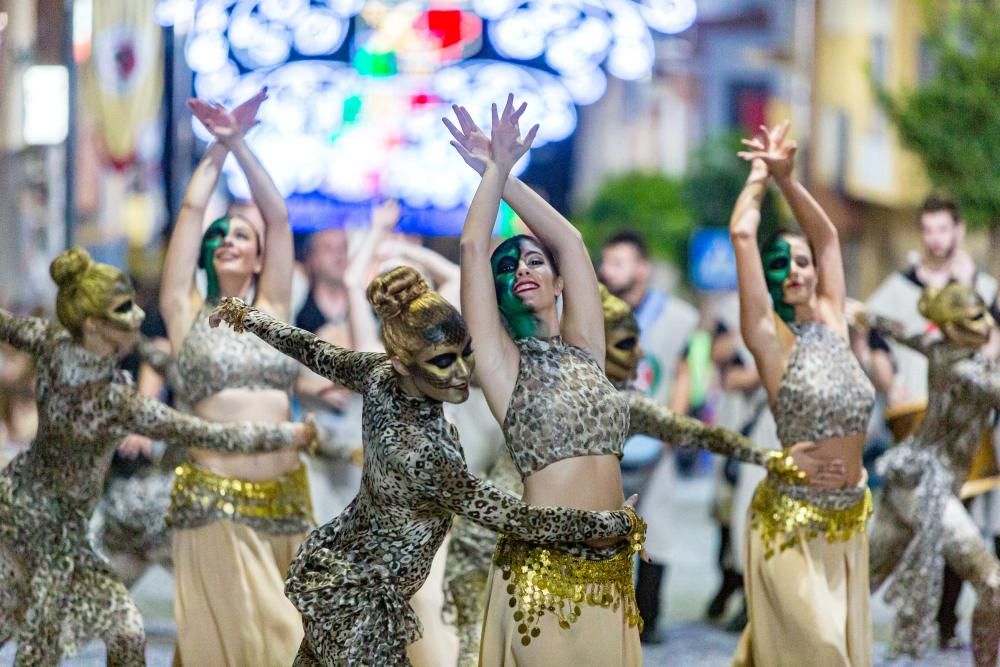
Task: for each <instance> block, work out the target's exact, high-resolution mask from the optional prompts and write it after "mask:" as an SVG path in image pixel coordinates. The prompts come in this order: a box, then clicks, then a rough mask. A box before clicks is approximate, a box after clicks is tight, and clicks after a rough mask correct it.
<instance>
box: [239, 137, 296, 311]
mask: <svg viewBox="0 0 1000 667" xmlns="http://www.w3.org/2000/svg"><path fill="white" fill-rule="evenodd" d="M229 148H230V150H231V151H232V152H233V156H234V157H235V158H236V161H237V162H238V163H239V165H240V168H241V169H242V170H243V173H244V174H245V175H246V177H247V182H248V183H249V185H250V195H251V196H252V197H253V201H254V203H255V204H256V205H257V208H258V209H259V210H260V214H261V217H263V218H264V231H265V236H264V238H265V240H266V245H265V250H264V263H263V266H262V267H261V271H260V276H258V278H257V295H256V297H255V299H254V303H255V304H256V305H257V307H259V308H260V309H261V310H263V311H264V312H267V313H270V314H272V315H274V316H275V317H280V318H283V319H284V318H287V317H288V316H289V312H290V309H291V301H292V273H293V272H294V270H295V248H294V243H293V240H292V228H291V227H290V226H289V225H288V207H287V206H285V199H284V197H282V196H281V193H280V192H279V191H278V187H277V186H276V185H275V184H274V181H273V180H271V175H270V174H268V173H267V170H266V169H264V165H262V164H261V163H260V160H259V159H257V156H256V155H255V154H254V152H253V151H252V150H250V147H249V146H248V145H247V143H246V141H244V140H243V138H242V137H240V138H239V139H237V140H235V141H233V142H232V143H230V145H229Z"/></svg>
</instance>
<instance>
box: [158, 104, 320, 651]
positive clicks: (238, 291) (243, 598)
mask: <svg viewBox="0 0 1000 667" xmlns="http://www.w3.org/2000/svg"><path fill="white" fill-rule="evenodd" d="M265 98H266V92H265V91H261V93H260V94H258V95H257V96H256V97H254V98H253V99H251V100H250V101H249V102H247V103H245V104H244V105H243V106H241V107H240V108H238V109H236V110H234V111H233V112H232V113H227V112H226V111H225V110H224V109H222V108H220V107H217V106H210V105H208V104H206V103H204V102H201V101H199V100H192V101H191V102H190V106H191V109H192V111H193V112H194V114H195V115H196V116H197V117H198V118H199V119H200V120H201V121H202V122H203V123H204V124H205V126H206V127H207V128H208V129H209V131H211V132H212V134H213V136H215V138H216V140H217V142H216V143H215V144H213V145H212V146H210V147H209V148H208V151H207V152H206V154H205V157H204V159H202V161H201V164H200V165H198V168H197V169H196V170H195V173H194V175H193V176H192V178H191V182H190V183H189V184H188V188H187V192H185V194H184V201H183V203H182V207H181V212H180V214H179V215H178V218H177V224H176V225H175V226H174V231H173V235H172V236H171V238H170V245H169V246H168V248H167V256H166V260H165V263H164V268H163V279H162V287H161V292H160V309H161V312H162V313H163V318H164V320H165V322H166V325H167V333H168V335H169V337H170V343H171V347H172V348H173V350H174V355H175V358H174V363H173V366H172V368H171V370H172V373H171V374H170V377H169V380H170V383H171V386H172V387H173V389H174V395H175V397H176V400H177V401H178V404H179V405H182V406H184V407H185V409H186V410H189V411H191V412H192V413H194V414H196V415H198V416H199V417H202V418H204V419H208V420H213V421H221V420H223V419H228V420H231V419H235V420H249V419H257V420H263V421H274V422H278V421H283V420H285V419H287V418H288V415H289V412H290V398H289V394H290V392H291V389H292V386H293V384H294V382H295V379H296V376H297V375H298V366H297V365H296V364H295V362H294V361H292V360H291V359H288V358H287V357H285V356H284V355H282V354H279V353H277V352H276V351H274V350H273V349H271V348H270V347H268V346H267V345H264V344H263V343H261V342H260V341H256V340H254V339H253V338H248V337H240V336H236V335H235V334H233V332H231V331H227V330H212V329H211V328H210V327H209V326H208V316H209V313H210V311H211V309H212V306H213V304H214V303H215V302H216V301H217V300H218V299H219V298H220V297H222V296H242V297H248V295H249V294H250V292H251V290H253V294H254V297H253V302H254V303H255V304H256V305H257V306H258V307H259V308H261V309H262V310H264V311H265V312H268V313H271V314H273V315H275V316H277V317H281V318H287V317H288V315H289V312H288V311H289V300H290V293H291V284H292V269H293V260H292V233H291V230H290V229H289V227H288V212H287V210H286V208H285V203H284V201H283V200H282V198H281V195H280V194H279V192H278V190H277V188H275V186H274V183H273V182H272V181H271V179H270V177H269V176H268V175H267V172H266V171H264V168H263V167H262V166H261V164H260V162H258V161H257V158H256V157H255V156H254V154H253V153H252V152H251V151H250V149H249V147H248V146H247V144H246V143H245V142H244V140H243V134H244V132H245V131H246V130H247V129H248V128H249V127H250V126H252V125H253V122H254V120H253V119H254V117H255V115H256V110H257V107H258V106H259V105H260V104H261V102H263V101H264V99H265ZM230 152H232V154H233V155H234V156H235V158H236V160H237V162H238V163H239V165H240V166H241V167H242V169H243V172H244V174H245V175H246V177H247V181H248V182H249V184H250V192H251V193H252V195H253V199H254V202H255V203H256V204H257V206H258V207H259V209H260V213H261V216H262V217H263V220H264V227H265V228H264V229H263V230H259V229H256V228H255V226H254V224H253V223H252V222H251V220H250V219H248V218H245V217H243V216H238V215H228V216H226V217H223V218H220V219H219V220H216V221H215V222H213V223H212V224H211V225H210V226H209V227H208V230H207V231H206V232H205V233H204V235H202V231H201V230H202V220H203V218H204V214H205V208H206V205H207V204H208V200H209V197H210V195H211V193H212V191H213V189H214V188H215V184H216V181H217V180H218V177H219V173H220V171H221V168H222V163H223V161H224V159H225V157H226V155H227V154H228V153H230ZM265 242H266V248H265ZM198 268H202V269H204V270H205V273H206V274H207V277H208V294H207V299H203V298H202V296H201V295H200V294H199V292H198V290H197V289H196V288H195V273H196V271H197V269H198ZM185 444H186V445H188V457H189V458H188V460H187V461H186V462H184V463H182V464H181V465H180V466H178V467H177V469H176V472H177V479H176V482H175V483H174V488H173V494H172V500H171V510H170V521H171V525H172V527H173V529H174V531H173V539H172V557H173V561H174V617H175V620H176V623H177V652H178V658H179V660H180V662H181V663H183V664H186V665H232V666H234V667H241V666H242V665H261V666H262V667H263V666H266V665H288V664H290V663H291V661H292V660H293V659H294V657H295V651H296V650H297V648H298V644H299V642H300V641H301V638H302V623H301V619H300V618H299V615H298V613H297V612H296V611H295V608H294V607H293V606H292V605H291V604H290V603H289V602H288V600H287V599H286V598H285V596H284V595H283V581H284V577H285V573H286V572H287V570H288V564H289V563H290V562H291V560H292V557H293V556H294V554H295V550H296V549H297V548H298V546H299V544H300V543H301V542H302V540H303V539H304V537H305V534H306V532H307V531H308V530H309V528H310V526H311V525H312V517H311V509H310V498H309V486H308V481H307V477H306V469H305V466H304V465H303V464H302V462H301V461H300V460H299V453H298V452H297V451H295V450H293V449H284V450H279V451H274V452H264V451H260V452H248V453H244V454H220V453H217V452H212V451H209V450H207V449H205V448H203V447H202V446H201V443H199V442H198V441H196V440H195V441H191V442H188V443H185Z"/></svg>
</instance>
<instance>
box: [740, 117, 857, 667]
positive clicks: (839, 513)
mask: <svg viewBox="0 0 1000 667" xmlns="http://www.w3.org/2000/svg"><path fill="white" fill-rule="evenodd" d="M762 129H763V130H764V131H763V133H762V134H761V135H760V136H758V137H756V138H754V139H753V140H749V141H747V140H745V141H744V143H745V144H746V145H747V147H748V148H749V149H750V150H747V151H744V152H741V153H740V154H739V155H740V157H742V158H743V159H745V160H748V161H750V162H751V164H752V167H751V170H750V177H749V179H748V180H747V184H746V186H745V187H744V188H743V192H742V193H741V194H740V197H739V199H738V200H737V202H736V207H735V209H734V210H733V215H732V218H731V220H730V225H729V231H730V236H731V238H732V241H733V246H734V248H735V250H736V268H737V273H738V275H739V295H740V329H741V331H742V333H743V339H744V341H746V344H747V347H748V348H749V349H750V351H751V353H753V356H754V359H755V360H756V362H757V368H758V369H759V370H760V375H761V379H762V382H763V384H764V388H765V389H766V391H767V394H768V398H769V400H770V403H771V410H772V412H773V413H774V419H775V421H776V422H777V426H778V437H779V439H780V440H781V442H782V444H783V445H784V446H785V447H786V448H789V447H791V448H792V450H793V451H794V450H795V449H801V448H803V447H810V448H813V451H812V455H813V456H815V457H817V458H819V459H821V460H824V461H832V460H841V461H843V464H844V466H845V469H846V481H847V486H845V487H843V488H840V489H821V488H817V487H816V486H813V485H809V486H804V485H796V484H789V483H788V482H787V481H786V480H783V479H780V478H778V477H776V476H775V475H770V474H769V475H768V477H767V478H766V479H765V480H764V481H763V482H761V484H760V485H759V486H758V487H757V491H756V493H755V495H754V499H753V502H752V504H751V508H750V519H751V524H750V525H751V528H750V529H749V530H750V533H749V535H748V539H747V545H746V559H745V567H746V569H745V577H746V590H747V596H748V604H749V610H748V611H749V618H750V622H749V625H748V626H747V628H746V630H745V632H744V634H743V638H742V640H741V642H740V646H739V648H738V650H737V655H736V658H735V660H734V664H736V665H754V664H755V665H768V666H770V665H830V666H834V665H844V666H848V665H849V666H852V667H864V666H866V665H870V664H871V644H872V640H871V623H870V620H869V616H868V542H867V536H866V534H865V524H866V522H867V520H868V516H869V514H870V513H871V494H870V493H869V491H868V489H867V486H866V478H865V475H864V468H863V467H862V463H861V452H862V449H863V447H864V441H865V430H866V428H867V426H868V420H869V417H870V415H871V410H872V406H873V404H874V400H875V391H874V389H873V388H872V385H871V383H870V382H869V381H868V378H867V377H866V376H865V373H864V371H863V370H862V369H861V366H860V364H858V362H857V360H856V359H855V357H854V355H853V354H851V350H850V348H849V347H848V343H847V322H846V319H845V317H844V290H845V288H844V266H843V261H842V259H841V255H840V243H839V241H838V236H837V230H836V228H835V227H834V226H833V223H831V222H830V219H829V218H828V217H827V216H826V214H825V213H824V212H823V209H822V208H820V206H819V204H817V203H816V201H815V200H814V199H813V198H812V197H811V196H810V195H809V193H808V192H807V191H806V190H805V188H804V187H802V185H801V184H800V183H799V182H798V181H797V180H796V179H795V177H794V176H793V175H792V169H793V166H794V155H795V144H794V142H792V141H789V140H787V139H786V138H785V135H786V133H787V131H788V123H785V124H783V125H781V126H778V127H776V128H774V129H772V130H770V131H767V130H766V128H762ZM769 177H773V178H774V179H775V181H776V182H777V184H778V186H779V188H780V189H781V192H782V194H783V195H784V197H785V198H786V199H787V201H788V203H789V205H790V206H791V208H792V211H793V212H794V214H795V217H796V218H797V219H798V221H799V223H800V224H801V225H802V229H803V230H804V231H805V233H806V238H802V237H801V236H796V235H791V234H782V235H780V236H778V237H777V238H776V239H775V240H774V241H773V242H772V243H770V244H767V245H765V247H764V250H763V257H762V256H761V254H760V253H759V252H758V250H757V227H758V225H759V224H760V202H761V199H762V198H763V196H764V193H765V190H766V188H767V182H768V178H769ZM772 300H773V305H772ZM805 441H812V442H814V443H815V444H808V445H805V444H801V443H804V442H805ZM786 451H787V449H786Z"/></svg>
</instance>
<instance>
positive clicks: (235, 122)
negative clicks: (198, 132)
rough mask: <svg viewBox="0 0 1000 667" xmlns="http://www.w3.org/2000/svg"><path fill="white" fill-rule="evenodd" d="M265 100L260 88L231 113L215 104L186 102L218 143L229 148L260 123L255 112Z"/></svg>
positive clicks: (263, 91)
mask: <svg viewBox="0 0 1000 667" xmlns="http://www.w3.org/2000/svg"><path fill="white" fill-rule="evenodd" d="M266 99H267V88H261V89H260V92H258V93H257V94H256V95H254V96H253V97H251V98H250V99H248V100H247V101H245V102H243V103H242V104H240V105H238V106H236V107H235V108H233V110H232V111H227V110H226V109H225V107H223V106H222V105H221V104H218V103H216V102H207V101H205V100H200V99H197V98H195V99H190V100H188V108H189V109H191V113H192V114H193V115H194V117H195V118H197V119H198V120H199V121H201V124H202V125H204V126H205V128H206V129H207V130H208V131H209V132H211V133H212V136H213V137H215V138H216V140H217V141H218V142H219V143H222V144H225V145H227V146H229V145H231V144H233V143H234V142H237V141H239V140H240V139H242V138H243V135H245V134H246V133H247V132H248V131H249V130H250V129H251V128H253V127H254V126H255V125H257V124H258V123H259V122H260V121H258V120H257V112H258V111H259V110H260V105H261V104H263V102H264V100H266Z"/></svg>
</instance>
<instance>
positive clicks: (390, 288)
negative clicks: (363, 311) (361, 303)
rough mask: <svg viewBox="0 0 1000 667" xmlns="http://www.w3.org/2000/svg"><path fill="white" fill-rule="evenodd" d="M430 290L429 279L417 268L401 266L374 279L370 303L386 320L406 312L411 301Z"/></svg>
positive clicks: (369, 289)
mask: <svg viewBox="0 0 1000 667" xmlns="http://www.w3.org/2000/svg"><path fill="white" fill-rule="evenodd" d="M429 291H430V287H429V286H428V285H427V281H426V280H424V279H423V277H422V276H421V275H420V273H418V272H417V270H416V269H414V268H412V267H409V266H400V267H397V268H395V269H393V270H391V271H387V272H386V273H383V274H382V275H380V276H378V277H377V278H375V280H373V281H372V283H371V285H369V286H368V303H370V304H371V305H372V307H373V308H374V309H375V312H376V313H377V314H378V316H379V317H380V318H381V319H382V320H383V321H386V320H391V319H393V318H394V317H398V316H399V315H401V314H402V313H404V312H405V311H406V309H407V307H408V306H409V305H410V304H411V303H413V302H414V301H416V300H417V299H419V298H420V297H422V296H423V295H424V294H427V293H428V292H429Z"/></svg>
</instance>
